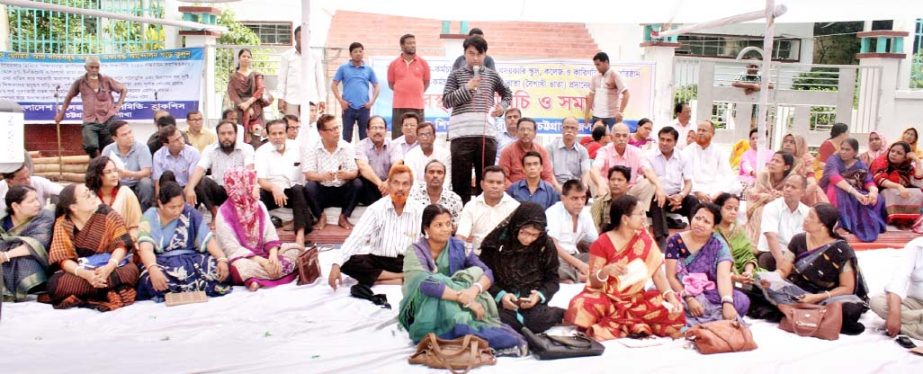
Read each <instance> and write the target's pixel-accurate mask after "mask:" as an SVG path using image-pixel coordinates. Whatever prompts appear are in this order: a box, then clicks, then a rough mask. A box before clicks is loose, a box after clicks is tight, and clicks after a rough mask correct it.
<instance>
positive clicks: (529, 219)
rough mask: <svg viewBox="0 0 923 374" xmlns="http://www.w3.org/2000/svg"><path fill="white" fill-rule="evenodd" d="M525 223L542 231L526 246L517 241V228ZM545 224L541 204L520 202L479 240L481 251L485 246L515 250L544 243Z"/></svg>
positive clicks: (527, 248) (545, 219) (545, 220)
mask: <svg viewBox="0 0 923 374" xmlns="http://www.w3.org/2000/svg"><path fill="white" fill-rule="evenodd" d="M526 225H531V226H536V227H537V228H538V229H539V230H540V231H542V233H541V234H540V235H539V237H538V239H536V240H535V241H534V242H532V244H530V245H529V246H528V247H525V246H523V245H522V244H521V243H519V229H521V228H522V227H523V226H526ZM547 225H548V220H547V218H545V210H544V209H542V206H541V205H538V204H536V203H533V202H524V203H522V204H520V205H519V207H518V208H516V210H514V211H513V213H511V214H510V215H509V216H508V217H506V219H504V220H503V221H502V222H500V224H499V225H497V227H496V228H494V230H493V231H491V232H490V234H487V237H485V238H484V241H482V242H481V251H482V252H483V251H484V248H487V247H489V248H494V249H497V250H500V248H501V247H503V250H504V251H506V250H511V251H514V252H515V251H523V250H529V249H532V247H537V246H540V245H544V243H545V240H547V237H548V235H547V232H546V231H545V227H546V226H547Z"/></svg>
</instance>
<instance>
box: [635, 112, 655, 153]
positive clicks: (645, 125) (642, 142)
mask: <svg viewBox="0 0 923 374" xmlns="http://www.w3.org/2000/svg"><path fill="white" fill-rule="evenodd" d="M653 130H654V122H653V121H651V120H650V119H647V118H642V119H640V120H638V126H637V128H636V129H635V132H634V134H631V136H630V137H628V144H630V145H633V146H635V147H638V149H640V150H642V151H647V150H651V149H653V147H654V143H655V142H654V138H652V137H651V131H653Z"/></svg>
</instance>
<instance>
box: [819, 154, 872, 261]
mask: <svg viewBox="0 0 923 374" xmlns="http://www.w3.org/2000/svg"><path fill="white" fill-rule="evenodd" d="M858 148H859V142H858V141H856V139H853V138H849V139H846V140H844V141H843V143H841V144H840V151H839V153H837V154H836V155H834V156H831V157H830V158H829V159H827V166H826V168H825V169H824V176H823V178H821V180H820V187H821V188H823V189H824V191H826V192H827V200H829V201H830V204H833V206H835V207H836V208H837V209H839V212H840V226H841V227H842V228H843V229H845V230H846V231H849V232H851V233H853V235H855V236H856V237H857V238H859V240H861V241H863V242H866V243H868V242H873V241H875V240H876V239H878V234H879V233H882V232H885V229H886V227H887V225H885V221H884V219H883V218H882V210H883V206H884V201H882V200H881V199H879V198H878V186H876V185H875V181H874V180H873V179H872V174H871V173H870V172H869V169H868V167H867V166H866V165H865V164H864V163H863V162H862V161H859V159H858V158H856V155H857V154H858V152H857V150H858Z"/></svg>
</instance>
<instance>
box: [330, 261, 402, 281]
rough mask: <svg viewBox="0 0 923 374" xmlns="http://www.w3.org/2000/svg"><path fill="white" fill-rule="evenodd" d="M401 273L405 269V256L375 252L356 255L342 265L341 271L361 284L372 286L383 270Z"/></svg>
mask: <svg viewBox="0 0 923 374" xmlns="http://www.w3.org/2000/svg"><path fill="white" fill-rule="evenodd" d="M383 270H384V271H390V272H392V273H401V272H403V271H404V256H402V255H401V256H397V257H384V256H378V255H373V254H368V255H355V256H352V257H350V258H349V260H348V261H346V262H345V263H343V265H342V266H340V271H342V272H343V274H346V275H348V276H350V277H352V278H353V279H355V280H357V281H359V284H364V285H366V286H372V285H373V284H375V281H376V280H378V276H380V275H381V272H382V271H383Z"/></svg>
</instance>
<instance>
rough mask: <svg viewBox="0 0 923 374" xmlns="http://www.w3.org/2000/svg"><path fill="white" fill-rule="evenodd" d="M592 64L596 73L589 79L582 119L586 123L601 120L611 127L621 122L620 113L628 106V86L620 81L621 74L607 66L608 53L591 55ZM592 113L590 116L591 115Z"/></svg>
mask: <svg viewBox="0 0 923 374" xmlns="http://www.w3.org/2000/svg"><path fill="white" fill-rule="evenodd" d="M593 65H596V70H597V71H598V72H599V74H598V75H593V79H592V80H590V93H589V94H588V95H587V101H586V104H587V105H586V111H585V113H584V120H585V121H586V123H596V121H600V120H601V121H603V123H605V124H606V127H608V128H612V126H613V125H615V124H616V123H619V122H622V117H623V116H622V113H623V112H624V111H625V108H627V107H628V98H629V97H630V96H631V95H630V94H629V92H628V86H626V85H625V82H623V81H622V76H621V75H619V73H618V72H617V71H615V69H612V68H610V66H609V55H607V54H606V52H599V53H597V54H596V55H595V56H593ZM591 114H592V117H591Z"/></svg>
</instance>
